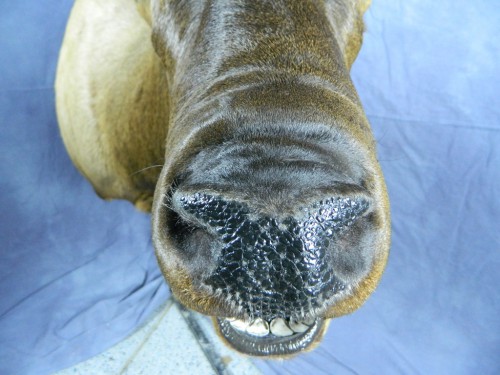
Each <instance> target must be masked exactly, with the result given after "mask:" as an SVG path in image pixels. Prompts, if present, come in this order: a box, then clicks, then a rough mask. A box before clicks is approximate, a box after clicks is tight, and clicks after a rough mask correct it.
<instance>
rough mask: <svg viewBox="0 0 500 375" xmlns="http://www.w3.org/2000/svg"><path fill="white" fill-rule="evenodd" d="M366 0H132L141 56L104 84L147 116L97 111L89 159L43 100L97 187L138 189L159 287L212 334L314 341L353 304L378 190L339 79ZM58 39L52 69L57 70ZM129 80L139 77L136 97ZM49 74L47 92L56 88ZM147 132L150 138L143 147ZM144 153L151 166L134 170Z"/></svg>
mask: <svg viewBox="0 0 500 375" xmlns="http://www.w3.org/2000/svg"><path fill="white" fill-rule="evenodd" d="M122 1H123V2H124V3H125V2H126V1H125V0H122ZM79 2H80V3H82V2H83V0H80V1H79ZM88 2H91V1H90V0H89V1H88ZM77 3H78V2H77ZM126 3H127V5H128V7H129V9H130V12H132V8H133V7H132V5H131V3H130V2H126ZM367 7H368V1H355V0H332V1H295V0H293V1H284V0H280V1H278V0H276V1H258V0H257V1H256V0H248V1H238V2H222V1H221V2H219V1H216V0H213V1H206V2H202V1H182V2H181V1H151V2H149V1H139V2H137V4H136V7H135V8H134V11H135V12H136V13H134V15H133V17H132V16H130V17H131V19H133V21H130V22H131V23H134V22H135V23H137V24H140V25H141V28H142V29H141V30H143V33H144V35H146V33H150V37H151V41H152V42H150V43H152V44H151V47H150V50H147V51H145V52H144V54H145V55H147V56H150V57H148V58H144V61H143V60H141V59H138V61H139V62H138V63H137V64H136V68H137V67H141V66H142V65H144V66H147V69H146V68H144V72H143V70H141V69H139V68H137V69H138V71H139V73H140V74H139V73H137V72H136V73H134V74H132V73H129V75H130V77H131V78H130V80H129V81H127V83H123V85H124V86H123V87H122V86H120V87H117V88H116V89H115V90H116V91H118V90H120V92H124V91H127V90H125V89H128V91H130V92H131V93H134V95H133V97H134V100H135V102H136V103H139V104H136V105H142V106H143V108H142V107H141V108H142V109H141V111H139V112H140V113H143V114H146V113H147V114H148V115H147V116H146V117H145V115H144V116H136V115H134V116H131V117H133V119H134V120H133V121H132V120H130V119H129V118H128V117H123V116H124V115H123V111H120V112H119V115H117V116H122V117H120V121H113V124H115V125H105V124H108V123H111V122H112V121H111V120H113V119H112V118H110V119H108V118H106V119H104V120H100V121H98V123H102V124H103V125H102V126H101V127H100V129H99V132H101V134H99V135H98V136H97V135H96V136H95V139H99V141H100V140H101V139H102V133H106V134H108V135H109V134H111V133H113V134H116V137H118V138H114V139H115V140H114V141H113V140H112V141H109V142H108V144H103V145H101V146H99V147H96V146H94V149H95V150H97V151H95V152H94V154H95V155H97V156H99V158H102V159H104V160H106V162H105V165H103V167H102V168H100V169H99V168H98V169H96V168H95V166H93V167H90V165H91V161H90V160H84V159H85V158H89V157H88V156H87V154H88V152H85V150H82V147H81V146H74V145H73V144H74V143H73V142H72V141H71V139H70V135H69V131H67V130H65V129H66V128H67V127H69V126H70V125H67V126H65V125H64V124H65V123H69V122H70V121H69V118H70V116H69V115H66V114H65V110H64V105H63V104H59V102H62V99H58V116H59V118H60V123H61V132H62V134H63V138H64V140H65V143H66V146H67V148H68V151H69V152H70V155H71V156H72V158H73V160H74V161H75V164H76V165H77V166H78V167H79V169H80V170H81V171H82V173H84V175H85V176H86V177H87V178H88V179H89V180H90V181H91V182H92V184H93V185H94V188H95V189H96V191H97V192H98V193H99V194H100V195H101V196H103V197H106V198H124V199H129V200H131V201H132V202H134V203H135V204H136V206H137V207H138V208H142V209H146V210H147V209H148V208H149V206H150V204H151V200H152V202H153V204H152V209H151V212H152V229H153V240H154V246H155V250H156V255H157V259H158V263H159V265H160V268H161V270H162V272H163V274H164V276H165V278H166V280H167V281H168V284H169V286H170V288H171V289H172V292H173V294H174V295H175V296H176V297H177V299H178V300H179V301H180V302H181V303H182V304H184V305H185V306H186V307H188V308H190V309H193V310H196V311H199V312H201V313H203V314H206V315H209V316H212V317H214V322H215V326H216V328H217V330H218V332H219V334H220V335H221V337H222V339H223V340H224V341H225V342H226V343H228V345H230V346H231V347H233V348H235V349H236V350H239V351H241V352H243V353H245V354H249V355H256V356H264V357H270V358H274V357H279V358H287V357H289V356H292V355H295V354H297V353H300V352H302V351H304V350H310V349H311V348H314V347H315V346H316V345H318V343H319V342H320V341H321V338H322V336H323V335H324V333H325V331H326V326H327V323H328V320H329V319H331V318H335V317H338V316H341V315H344V314H348V313H351V312H353V311H354V310H356V309H358V308H359V307H360V306H361V305H362V304H363V303H364V301H365V300H366V299H367V298H368V296H369V295H370V294H371V293H372V292H373V291H374V289H375V288H376V286H377V284H378V282H379V280H380V278H381V275H382V273H383V270H384V268H385V265H386V262H387V257H388V253H389V245H390V215H389V202H388V198H387V192H386V187H385V183H384V179H383V175H382V171H381V169H380V166H379V163H378V161H377V158H376V149H375V142H374V139H373V135H372V133H371V129H370V126H369V123H368V121H367V119H366V116H365V114H364V112H363V109H362V106H361V103H360V100H359V98H358V96H357V93H356V90H355V88H354V86H353V84H352V82H351V79H350V77H349V69H350V66H351V64H352V63H353V61H354V59H355V57H356V55H357V53H358V51H359V48H360V46H361V40H362V32H363V22H362V16H363V13H364V11H365V10H366V8H367ZM74 12H76V11H74ZM120 12H125V11H123V10H120ZM128 16H129V15H128V13H127V17H128ZM72 17H73V16H72ZM74 17H75V18H76V16H74ZM134 17H135V18H134ZM139 20H140V21H139ZM74 23H76V21H75V22H74ZM70 25H71V24H70ZM68 28H69V27H68ZM117 35H118V33H117ZM120 35H122V34H120ZM68 38H69V37H68ZM120 38H122V37H120ZM65 43H67V42H66V41H65ZM68 43H69V42H68ZM130 45H134V44H133V43H130ZM128 50H132V48H129V49H127V51H128ZM63 52H64V47H63ZM63 52H62V57H61V60H60V68H59V69H60V71H58V75H59V76H62V75H63V74H69V73H65V72H66V71H65V70H64V65H62V68H61V64H62V62H61V61H63V62H64V56H65V55H64V53H63ZM106 53H107V52H106ZM141 56H142V55H141ZM67 59H69V58H67ZM141 64H142V65H141ZM96 66H97V64H96ZM96 69H97V68H96ZM67 71H68V72H69V71H70V70H69V69H67ZM96 71H97V70H96ZM154 77H157V78H154ZM58 79H59V78H58ZM59 80H60V81H62V79H59ZM124 82H125V81H124ZM128 82H135V84H134V88H135V90H136V91H134V90H133V89H130V86H131V84H130V83H128ZM137 82H146V83H144V84H142V85H139V86H140V87H141V91H140V92H141V94H140V95H139V94H138V92H139V91H138V89H136V87H137V85H138V84H137ZM115 84H116V83H113V85H115ZM56 88H58V95H59V96H60V97H62V96H63V95H62V94H61V93H65V92H66V91H69V90H70V88H65V86H64V84H63V83H60V84H59V86H57V87H56ZM130 95H132V94H130ZM147 95H149V96H147ZM124 97H125V98H126V97H127V95H124ZM145 97H146V99H148V100H146V99H144V98H145ZM131 98H132V96H131ZM105 99H106V97H104V98H102V99H101V100H102V101H104V100H105ZM106 100H108V102H109V101H110V99H109V98H108V99H106ZM123 100H124V101H125V99H123ZM134 100H132V99H130V101H126V103H127V104H130V103H133V102H134ZM113 103H116V99H114V100H113ZM141 103H142V104H141ZM102 108H109V106H107V107H106V106H103V107H102ZM93 111H94V112H95V113H100V112H99V108H97V109H96V108H94V109H93ZM67 112H69V110H68V111H67ZM117 113H118V112H117ZM151 113H156V114H158V116H156V117H155V116H152V115H151ZM65 116H67V117H68V119H67V120H66V121H65V118H66V117H65ZM102 116H104V115H102ZM102 116H101V115H99V114H96V115H95V118H98V119H99V118H101V119H102ZM108 116H109V115H108ZM141 117H142V118H147V119H148V120H149V122H148V124H149V123H152V124H154V126H153V125H145V124H144V123H142V122H141V121H140V118H141ZM117 122H119V123H122V124H123V125H121V126H123V128H118V129H119V130H118V131H117V127H118V125H116V123H117ZM126 124H128V125H126ZM86 131H88V130H86ZM72 132H73V133H74V132H75V130H72ZM143 133H147V135H145V136H142V134H143ZM65 134H68V135H66V136H65ZM122 134H123V135H122ZM120 137H122V138H120ZM111 138H112V137H110V139H111ZM118 139H119V140H118ZM141 139H142V140H141ZM158 139H163V140H164V141H163V143H162V146H161V147H158V146H155V147H152V146H151V147H149V146H145V144H147V145H151V144H152V143H153V142H155V144H156V142H157V140H158ZM116 143H119V147H120V152H118V151H114V150H116V149H117V145H116ZM138 143H140V145H138ZM148 147H149V150H148ZM159 153H164V158H162V159H161V160H158V154H159ZM79 155H85V156H79ZM125 155H127V156H125ZM129 159H130V160H129ZM124 160H125V161H124ZM132 160H134V161H132ZM137 160H140V163H138V162H137ZM108 161H109V162H108ZM94 162H95V160H94ZM158 164H160V165H162V168H161V172H160V170H159V169H157V170H154V169H153V170H149V169H148V170H147V173H145V174H142V175H141V174H139V175H137V173H136V171H137V170H138V169H139V168H147V167H148V166H152V165H158ZM87 165H88V167H86V166H87ZM114 171H124V172H123V173H122V172H120V173H121V174H120V173H118V172H116V173H114ZM130 176H133V177H130ZM110 181H112V182H113V184H111V183H110ZM153 192H154V198H153ZM235 321H236V322H239V323H234V322H235ZM283 322H285V323H286V324H287V326H286V327H285V326H282V325H280V324H282V323H283ZM299 323H300V324H302V327H304V330H300V329H298V328H294V327H297V326H298V325H297V324H299ZM238 324H240V326H238ZM300 324H299V325H300ZM235 327H236V328H235ZM241 327H243V328H241ZM245 327H246V328H245ZM255 327H258V328H255ZM277 327H281V328H277ZM292 331H293V333H292Z"/></svg>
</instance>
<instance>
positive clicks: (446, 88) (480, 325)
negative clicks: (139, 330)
mask: <svg viewBox="0 0 500 375" xmlns="http://www.w3.org/2000/svg"><path fill="white" fill-rule="evenodd" d="M71 4H72V2H71V1H69V0H58V1H56V0H39V1H28V0H18V1H16V2H2V3H0V150H1V153H0V168H1V178H0V212H1V225H0V244H1V247H0V374H47V373H50V372H53V371H56V370H58V369H61V368H64V367H67V366H70V365H72V364H74V363H77V362H79V361H81V360H84V359H86V358H88V357H90V356H93V355H95V354H97V353H99V352H101V351H103V350H105V349H107V348H109V347H110V346H112V345H113V344H115V343H116V342H118V341H120V340H121V339H122V338H124V337H125V336H126V335H127V334H128V333H130V332H131V331H133V329H134V328H135V327H136V326H137V325H138V324H139V323H140V322H142V321H143V320H144V319H145V318H146V317H148V315H149V314H150V313H151V311H152V310H153V309H154V308H155V307H157V306H158V305H159V304H160V303H161V302H162V301H164V300H165V299H166V298H167V297H168V295H169V291H168V287H167V285H166V284H165V283H164V281H163V278H162V276H161V274H160V272H159V270H158V267H157V264H156V260H155V258H154V255H153V250H152V245H151V240H150V222H149V221H150V218H149V216H148V215H144V214H141V213H139V212H137V211H136V210H135V209H134V208H133V207H132V205H130V204H129V203H127V202H121V201H113V202H104V201H102V200H100V199H99V198H98V197H97V196H96V195H95V194H94V192H93V190H92V188H91V187H90V185H89V184H88V183H87V182H86V181H85V180H84V179H83V178H82V177H81V176H80V175H79V174H78V172H77V171H76V170H75V168H74V167H73V165H72V164H71V162H70V160H69V158H68V156H67V154H66V152H65V150H64V147H63V145H62V142H61V138H60V136H59V132H58V128H57V123H56V117H55V111H54V91H53V82H54V74H55V67H56V62H57V56H58V49H59V47H60V44H61V40H62V36H63V33H64V27H65V23H66V20H67V16H68V13H69V10H70V8H71ZM499 9H500V8H499V7H498V2H497V1H495V0H477V1H474V2H465V1H452V0H443V1H440V2H436V1H431V0H425V1H424V0H406V1H403V0H377V1H375V2H374V4H373V5H372V8H371V9H370V10H369V11H368V13H367V14H366V17H365V19H366V22H367V32H366V34H365V43H364V46H363V48H362V51H361V53H360V56H359V59H358V60H357V62H356V63H355V65H354V67H353V70H352V73H353V79H354V81H355V84H356V86H357V88H358V91H359V94H360V97H361V99H362V101H363V103H364V105H365V109H366V112H367V114H368V117H369V119H370V121H371V123H372V126H373V128H374V132H375V136H376V139H377V141H378V151H379V158H380V161H381V163H382V167H383V170H384V173H385V176H386V179H387V184H388V188H389V195H390V198H391V204H392V219H393V245H392V252H391V255H390V260H389V265H388V268H387V270H386V273H385V275H384V277H383V280H382V282H381V285H380V287H379V288H378V289H377V291H376V292H375V293H374V295H373V296H372V297H371V299H370V300H369V301H368V302H367V303H366V305H364V306H363V307H362V308H361V309H360V310H359V311H357V312H356V313H354V314H352V315H350V316H347V317H343V318H339V319H337V320H334V321H333V322H332V324H331V325H330V329H329V332H328V334H327V336H326V338H325V340H324V342H323V344H322V345H321V346H320V347H319V348H318V349H317V350H316V351H314V352H312V353H309V354H305V355H303V356H299V357H297V358H296V359H293V360H290V361H285V362H269V361H265V362H264V361H256V364H257V365H258V366H259V367H260V368H261V369H262V370H263V371H264V372H265V373H293V374H305V373H306V374H322V373H324V374H331V373H335V374H426V375H427V374H455V375H457V374H474V375H475V374H498V373H500V354H499V353H500V351H499V349H500V337H499V336H500V324H499V312H500V292H499V291H500V287H499V286H500V235H499V233H500V124H499V122H500V99H499V98H500V78H499V77H500V74H499V73H500V69H499V63H498V62H499V59H500V44H499V43H498V36H499V35H500V10H499Z"/></svg>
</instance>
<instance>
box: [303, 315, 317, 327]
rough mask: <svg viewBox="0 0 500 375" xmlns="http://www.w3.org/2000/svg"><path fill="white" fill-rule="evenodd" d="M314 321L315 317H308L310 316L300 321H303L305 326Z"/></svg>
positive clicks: (310, 324)
mask: <svg viewBox="0 0 500 375" xmlns="http://www.w3.org/2000/svg"><path fill="white" fill-rule="evenodd" d="M315 321H316V319H314V318H313V317H310V318H307V319H304V320H303V321H302V323H304V324H305V325H306V326H309V327H310V326H312V325H313V324H314V322H315Z"/></svg>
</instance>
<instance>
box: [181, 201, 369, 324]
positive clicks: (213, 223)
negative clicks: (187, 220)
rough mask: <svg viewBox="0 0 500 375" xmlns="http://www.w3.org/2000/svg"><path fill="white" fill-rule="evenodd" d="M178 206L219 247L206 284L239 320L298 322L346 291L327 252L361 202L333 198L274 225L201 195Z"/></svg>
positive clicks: (354, 216) (242, 207) (360, 208)
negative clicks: (227, 301) (291, 319)
mask: <svg viewBox="0 0 500 375" xmlns="http://www.w3.org/2000/svg"><path fill="white" fill-rule="evenodd" d="M180 203H181V207H182V209H183V210H185V211H186V213H188V214H189V215H190V216H191V215H192V216H194V217H195V218H196V219H197V221H198V222H199V223H202V225H204V226H205V227H206V229H207V230H209V231H211V232H212V233H214V234H215V235H216V236H217V237H218V239H219V240H220V242H221V243H222V244H223V247H222V249H221V253H220V256H219V259H218V264H217V266H216V268H215V271H214V272H213V274H212V275H211V276H209V277H208V278H207V279H206V280H205V283H206V284H208V285H211V286H212V287H213V288H215V289H216V290H217V291H220V292H221V293H222V295H224V296H228V298H230V299H231V302H232V303H233V304H235V305H237V306H238V307H239V308H240V309H241V310H242V312H243V313H245V314H247V315H248V316H251V317H256V316H259V317H262V318H264V319H273V318H275V317H290V316H304V314H306V313H307V312H308V311H311V310H313V309H315V308H318V307H320V305H321V302H322V301H323V300H326V299H328V298H330V297H331V296H333V295H334V294H336V293H338V292H339V291H341V290H343V289H344V288H345V285H344V284H343V283H342V282H341V281H340V280H338V279H337V278H336V277H335V275H334V273H333V271H332V267H331V264H332V262H331V259H330V256H331V255H330V252H328V251H327V250H328V247H329V246H331V245H333V244H332V242H333V243H334V242H335V238H336V236H338V235H339V234H340V233H341V232H342V231H344V230H345V229H346V228H348V227H349V226H351V225H352V224H353V223H354V222H355V221H356V220H357V219H358V218H359V217H360V216H361V215H362V214H363V213H364V212H365V211H366V210H367V208H368V206H369V203H368V201H367V200H365V199H363V198H349V197H336V198H330V199H326V200H322V201H319V202H317V203H315V204H313V205H312V206H311V207H307V208H304V209H303V210H302V212H301V215H300V217H297V218H295V217H287V218H284V219H282V220H278V219H276V218H272V217H267V216H257V215H255V214H253V213H252V212H251V210H250V209H249V207H248V206H247V205H246V204H245V203H242V202H237V201H231V200H225V199H224V198H223V197H220V196H213V195H209V194H204V193H195V194H192V195H183V196H181V197H180Z"/></svg>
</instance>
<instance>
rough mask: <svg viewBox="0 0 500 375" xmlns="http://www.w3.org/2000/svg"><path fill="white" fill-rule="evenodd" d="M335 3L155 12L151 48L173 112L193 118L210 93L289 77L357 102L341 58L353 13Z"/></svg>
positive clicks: (216, 1)
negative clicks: (165, 74)
mask: <svg viewBox="0 0 500 375" xmlns="http://www.w3.org/2000/svg"><path fill="white" fill-rule="evenodd" d="M336 3H342V4H340V5H343V6H339V5H338V4H337V7H336V11H335V12H333V11H329V3H328V2H326V3H325V2H312V1H295V0H291V1H272V2H270V1H259V0H248V1H239V2H237V3H236V4H228V2H227V1H222V0H209V1H205V2H200V1H182V2H163V3H161V4H160V3H159V4H158V5H155V6H154V7H153V28H154V31H153V33H154V36H153V41H154V44H155V48H156V49H157V51H158V52H159V54H160V56H161V57H162V59H163V60H164V61H165V64H166V65H167V68H168V69H167V70H168V71H169V72H170V77H169V78H170V83H171V85H170V90H171V91H172V94H173V95H172V96H173V98H174V100H175V101H176V102H175V103H173V104H174V105H173V107H175V108H177V109H181V108H182V107H185V106H186V107H189V108H190V111H192V109H193V106H194V105H199V103H200V101H202V100H204V99H207V98H209V100H212V101H213V100H214V96H213V94H214V93H216V94H220V93H221V92H225V93H229V92H234V91H235V90H242V89H244V87H246V86H249V85H252V84H253V83H255V82H259V83H260V84H262V83H263V82H264V84H265V83H266V82H268V83H271V82H273V83H276V82H284V81H287V80H288V82H287V83H288V84H290V83H293V82H289V80H290V79H291V78H293V80H294V81H302V82H304V81H309V82H314V81H318V82H322V83H323V84H330V85H331V87H330V88H332V87H335V90H336V91H338V92H339V93H341V94H342V95H345V96H346V97H348V98H350V99H351V100H353V101H357V97H356V94H355V90H354V88H353V86H352V84H351V81H350V79H349V74H348V73H349V71H348V64H350V61H348V60H349V59H348V58H347V56H346V55H345V53H346V49H347V46H348V45H349V41H348V39H349V37H350V36H352V35H353V33H355V32H357V30H355V27H354V26H353V25H354V23H353V22H349V20H351V19H355V18H356V17H358V14H357V11H356V9H354V7H353V6H352V5H351V4H352V3H353V2H352V1H345V4H343V2H339V1H336ZM339 9H340V11H339ZM350 24H352V25H350ZM288 87H289V88H290V89H293V86H292V87H290V86H288ZM265 94H266V92H265V90H263V92H262V93H261V95H264V96H265ZM272 95H273V96H274V93H273V94H272ZM217 98H219V99H220V96H219V97H217ZM215 100H217V99H215Z"/></svg>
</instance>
